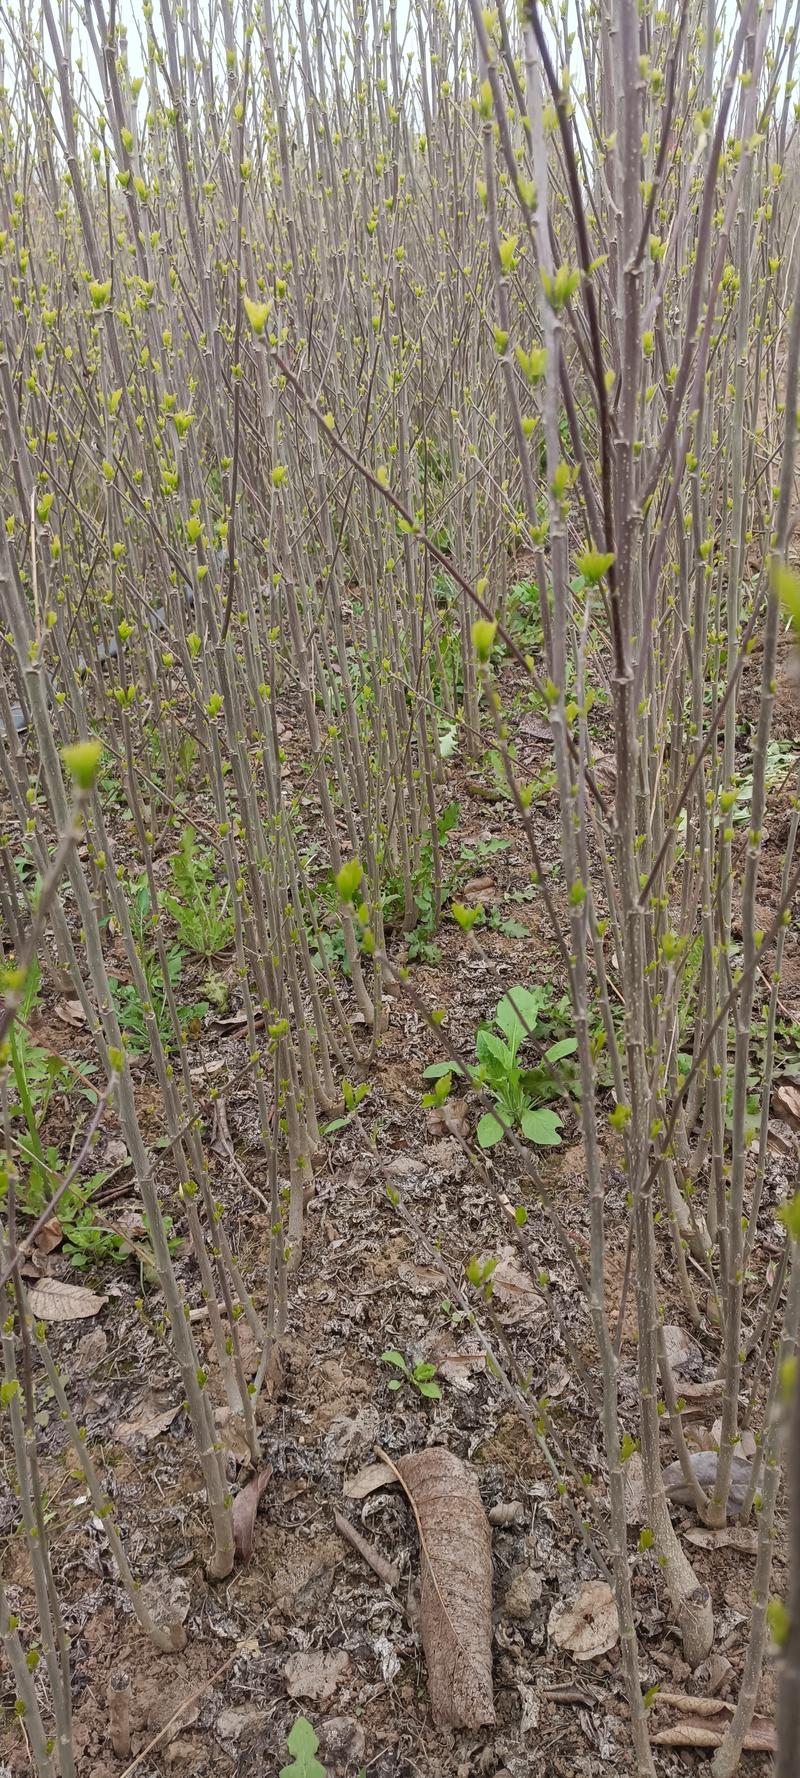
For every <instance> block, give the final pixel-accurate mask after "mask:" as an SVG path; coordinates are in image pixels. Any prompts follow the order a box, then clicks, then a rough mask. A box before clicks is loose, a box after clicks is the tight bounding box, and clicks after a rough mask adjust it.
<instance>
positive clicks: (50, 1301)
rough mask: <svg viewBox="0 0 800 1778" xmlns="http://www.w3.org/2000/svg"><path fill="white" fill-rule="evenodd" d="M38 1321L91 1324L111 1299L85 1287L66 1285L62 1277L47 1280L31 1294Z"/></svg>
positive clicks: (32, 1312) (30, 1298)
mask: <svg viewBox="0 0 800 1778" xmlns="http://www.w3.org/2000/svg"><path fill="white" fill-rule="evenodd" d="M28 1302H29V1304H30V1308H31V1314H32V1315H33V1317H34V1319H35V1320H36V1321H87V1320H88V1318H89V1316H90V1315H99V1313H100V1310H101V1309H102V1308H103V1306H104V1304H105V1303H107V1302H108V1297H107V1296H97V1295H96V1294H95V1292H94V1291H93V1290H87V1289H86V1286H85V1285H84V1284H65V1283H64V1282H63V1280H62V1279H61V1278H43V1279H42V1280H41V1283H40V1284H34V1285H33V1287H32V1289H31V1290H30V1292H29V1294H28Z"/></svg>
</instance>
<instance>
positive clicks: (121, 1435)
mask: <svg viewBox="0 0 800 1778" xmlns="http://www.w3.org/2000/svg"><path fill="white" fill-rule="evenodd" d="M180 1411H181V1410H180V1403H179V1404H178V1406H177V1407H167V1408H162V1407H159V1405H158V1403H157V1402H154V1401H143V1402H141V1403H140V1405H139V1407H138V1408H137V1410H136V1413H135V1414H133V1415H132V1416H131V1418H130V1420H120V1423H119V1425H118V1426H117V1428H116V1430H115V1433H114V1436H115V1438H116V1440H117V1442H118V1443H119V1444H121V1445H135V1444H138V1442H139V1440H141V1441H142V1442H143V1443H144V1444H147V1445H149V1444H150V1443H151V1442H152V1440H153V1439H154V1438H159V1437H160V1435H161V1433H162V1432H166V1430H167V1427H168V1426H171V1425H172V1422H173V1420H174V1419H175V1418H176V1416H177V1415H178V1414H179V1413H180Z"/></svg>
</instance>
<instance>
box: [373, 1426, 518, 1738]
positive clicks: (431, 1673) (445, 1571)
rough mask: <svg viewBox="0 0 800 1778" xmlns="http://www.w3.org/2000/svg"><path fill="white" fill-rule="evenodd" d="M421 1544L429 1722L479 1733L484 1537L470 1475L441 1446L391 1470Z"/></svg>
mask: <svg viewBox="0 0 800 1778" xmlns="http://www.w3.org/2000/svg"><path fill="white" fill-rule="evenodd" d="M396 1468H397V1473H398V1475H399V1476H400V1479H401V1481H402V1484H403V1488H404V1489H405V1491H406V1492H407V1494H408V1496H409V1499H410V1500H411V1502H412V1504H413V1507H414V1514H415V1518H416V1520H417V1529H418V1531H419V1534H420V1543H421V1546H422V1547H421V1556H420V1562H421V1568H422V1599H421V1605H420V1618H421V1628H422V1646H423V1648H424V1650H425V1660H426V1662H427V1667H428V1689H429V1691H430V1699H431V1708H432V1711H433V1716H434V1721H435V1722H436V1723H437V1724H440V1725H450V1726H451V1727H453V1728H467V1729H479V1728H482V1727H484V1726H485V1725H487V1724H489V1723H493V1722H494V1720H495V1714H494V1700H493V1696H492V1533H491V1529H490V1526H489V1522H488V1519H487V1517H486V1514H485V1512H484V1510H483V1504H482V1502H481V1497H480V1494H479V1492H478V1484H477V1482H476V1480H475V1477H474V1475H473V1473H472V1471H471V1470H470V1469H468V1468H467V1465H466V1464H465V1463H462V1462H461V1460H460V1459H459V1458H458V1457H455V1456H454V1455H453V1453H452V1452H451V1451H447V1450H445V1448H444V1447H443V1446H441V1445H434V1446H432V1447H431V1448H430V1449H429V1450H427V1451H415V1452H414V1453H413V1454H412V1455H411V1456H409V1457H404V1458H403V1459H402V1460H401V1462H399V1463H398V1464H397V1465H396Z"/></svg>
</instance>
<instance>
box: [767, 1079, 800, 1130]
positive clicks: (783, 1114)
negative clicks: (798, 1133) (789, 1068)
mask: <svg viewBox="0 0 800 1778" xmlns="http://www.w3.org/2000/svg"><path fill="white" fill-rule="evenodd" d="M772 1110H773V1112H774V1115H775V1117H778V1118H780V1119H781V1121H782V1123H784V1124H788V1125H789V1127H790V1129H792V1130H800V1086H798V1084H797V1082H796V1081H794V1080H779V1081H777V1083H776V1085H775V1086H774V1087H773V1090H772Z"/></svg>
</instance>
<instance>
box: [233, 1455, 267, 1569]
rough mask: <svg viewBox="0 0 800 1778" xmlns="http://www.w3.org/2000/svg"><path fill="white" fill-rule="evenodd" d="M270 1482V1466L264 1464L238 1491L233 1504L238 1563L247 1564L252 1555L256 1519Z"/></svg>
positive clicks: (234, 1540)
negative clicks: (262, 1497)
mask: <svg viewBox="0 0 800 1778" xmlns="http://www.w3.org/2000/svg"><path fill="white" fill-rule="evenodd" d="M271 1480H272V1464H271V1463H267V1464H265V1466H264V1468H263V1469H259V1470H257V1471H256V1474H255V1475H252V1476H251V1477H250V1480H249V1482H245V1485H244V1487H243V1488H240V1489H239V1492H238V1494H237V1495H236V1496H235V1497H234V1502H233V1542H234V1546H235V1549H236V1555H237V1558H238V1560H239V1561H240V1562H249V1560H250V1557H251V1556H252V1554H253V1536H254V1533H255V1528H256V1517H257V1515H258V1508H259V1504H260V1501H261V1496H262V1494H263V1493H264V1490H265V1488H266V1487H267V1484H268V1483H269V1482H270V1481H271Z"/></svg>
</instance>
